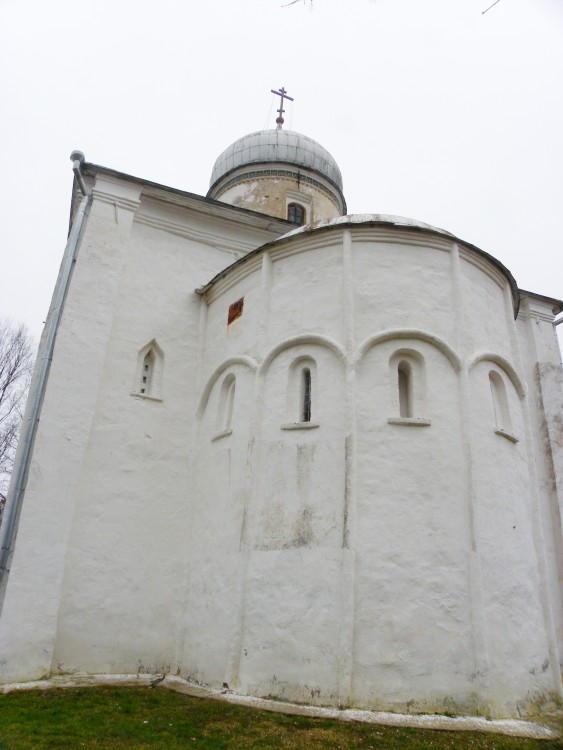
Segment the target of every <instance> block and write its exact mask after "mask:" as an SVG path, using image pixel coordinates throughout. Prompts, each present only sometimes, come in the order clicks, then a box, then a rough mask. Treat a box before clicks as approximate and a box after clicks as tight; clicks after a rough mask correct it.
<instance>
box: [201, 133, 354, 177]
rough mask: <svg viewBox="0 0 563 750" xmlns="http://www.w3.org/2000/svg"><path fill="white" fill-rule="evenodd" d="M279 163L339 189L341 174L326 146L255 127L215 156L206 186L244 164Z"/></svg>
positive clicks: (295, 136)
mask: <svg viewBox="0 0 563 750" xmlns="http://www.w3.org/2000/svg"><path fill="white" fill-rule="evenodd" d="M265 162H282V163H285V164H294V165H296V166H299V167H307V168H308V169H312V170H314V171H315V172H317V173H318V174H320V175H322V176H323V177H326V178H327V179H328V180H330V181H331V182H332V183H334V184H335V185H336V186H337V187H338V188H339V190H340V191H342V174H341V173H340V169H339V168H338V164H337V163H336V161H335V160H334V158H333V157H332V156H331V155H330V154H329V152H328V151H327V150H326V148H323V147H322V146H321V145H320V143H317V142H316V141H314V140H313V139H312V138H309V137H308V136H306V135H302V134H301V133H296V132H294V131H293V130H282V129H279V128H277V129H275V130H259V131H258V132H256V133H250V135H245V136H243V137H242V138H239V139H238V141H235V142H234V143H233V144H232V145H230V146H229V147H228V148H227V149H225V151H223V153H222V154H221V155H220V156H219V158H218V159H217V161H216V162H215V165H214V167H213V172H212V173H211V182H210V189H211V188H212V187H213V186H214V185H215V183H216V182H218V181H219V180H220V179H221V178H222V177H224V176H225V175H226V174H228V173H229V172H231V171H232V170H233V169H237V168H238V167H242V166H245V165H246V164H260V163H262V164H263V163H265Z"/></svg>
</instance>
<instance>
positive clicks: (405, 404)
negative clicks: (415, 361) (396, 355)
mask: <svg viewBox="0 0 563 750" xmlns="http://www.w3.org/2000/svg"><path fill="white" fill-rule="evenodd" d="M397 375H398V381H399V383H398V385H399V416H400V417H413V416H414V413H413V385H412V367H411V366H410V363H409V362H407V361H406V360H404V359H403V360H401V361H400V362H399V366H398V368H397Z"/></svg>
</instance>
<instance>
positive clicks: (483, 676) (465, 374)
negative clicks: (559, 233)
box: [450, 242, 491, 698]
mask: <svg viewBox="0 0 563 750" xmlns="http://www.w3.org/2000/svg"><path fill="white" fill-rule="evenodd" d="M450 260H451V262H450V272H451V281H452V291H453V308H454V311H455V325H456V342H457V347H458V353H459V356H460V361H461V367H460V373H459V408H460V423H461V438H462V445H463V457H464V464H465V467H466V487H467V490H466V500H467V512H468V518H469V539H468V543H469V560H468V588H469V596H470V613H471V614H470V616H471V633H472V638H473V644H472V645H473V664H474V669H473V679H474V681H475V683H477V684H479V685H481V686H482V689H481V690H480V689H477V690H476V693H480V694H485V695H486V696H487V698H488V697H489V696H490V694H491V691H490V673H489V656H488V649H487V638H486V629H485V613H484V606H483V578H482V572H481V559H480V552H479V543H478V542H479V540H478V527H479V524H478V513H479V508H478V503H477V498H476V496H475V477H474V468H473V451H472V445H471V440H472V429H471V412H470V409H469V404H470V403H471V384H470V381H469V368H468V363H469V361H470V355H471V354H472V352H471V351H468V343H467V342H468V337H467V331H466V320H465V314H466V303H465V298H464V293H463V278H462V271H461V259H460V255H459V246H458V244H457V242H454V243H453V244H452V249H451V253H450Z"/></svg>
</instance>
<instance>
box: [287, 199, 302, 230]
mask: <svg viewBox="0 0 563 750" xmlns="http://www.w3.org/2000/svg"><path fill="white" fill-rule="evenodd" d="M305 217H306V211H305V209H304V208H303V206H301V205H300V204H299V203H290V204H289V205H288V207H287V219H288V221H290V222H291V223H292V224H297V226H299V227H300V226H303V224H305Z"/></svg>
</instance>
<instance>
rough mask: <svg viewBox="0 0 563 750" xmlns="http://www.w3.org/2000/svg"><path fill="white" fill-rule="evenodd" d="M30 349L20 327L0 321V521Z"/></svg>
mask: <svg viewBox="0 0 563 750" xmlns="http://www.w3.org/2000/svg"><path fill="white" fill-rule="evenodd" d="M32 367H33V345H32V342H31V338H30V336H29V333H28V331H27V329H26V327H25V326H24V325H19V326H14V325H12V324H11V323H10V322H9V321H7V320H0V517H1V510H2V507H3V505H4V500H3V498H5V495H6V491H7V489H8V483H9V481H10V474H11V473H12V466H13V463H14V455H15V452H16V446H17V443H18V437H19V433H20V425H21V421H22V418H23V411H24V408H25V401H26V398H27V392H28V389H29V383H30V381H31V370H32Z"/></svg>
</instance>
